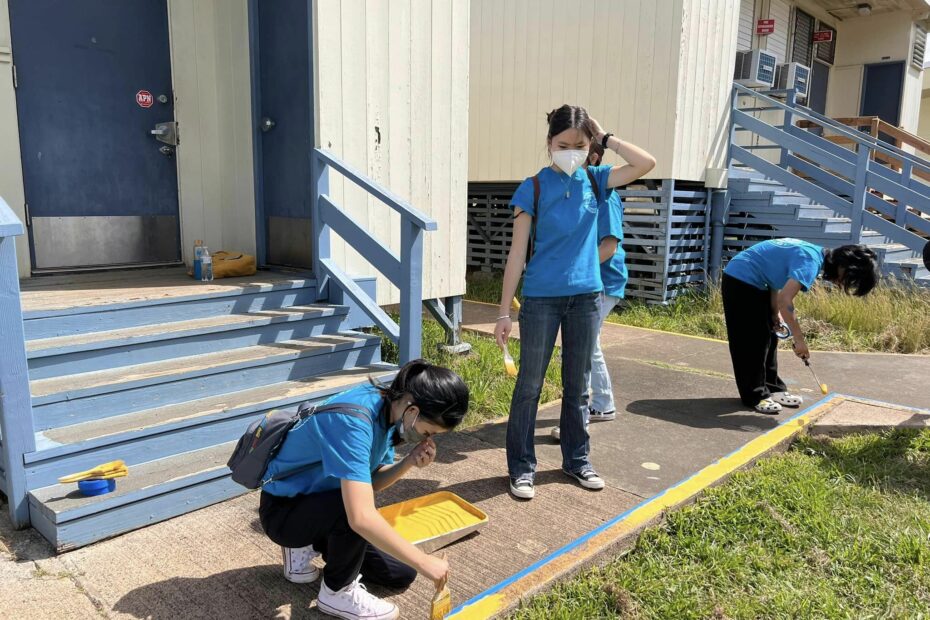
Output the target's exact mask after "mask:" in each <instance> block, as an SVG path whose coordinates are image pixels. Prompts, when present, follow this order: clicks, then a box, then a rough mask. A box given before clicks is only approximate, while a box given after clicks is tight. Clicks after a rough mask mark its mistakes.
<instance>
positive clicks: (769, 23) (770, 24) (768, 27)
mask: <svg viewBox="0 0 930 620" xmlns="http://www.w3.org/2000/svg"><path fill="white" fill-rule="evenodd" d="M773 32H775V20H774V19H760V20H757V21H756V34H763V35H764V34H772V33H773Z"/></svg>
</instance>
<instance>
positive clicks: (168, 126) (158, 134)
mask: <svg viewBox="0 0 930 620" xmlns="http://www.w3.org/2000/svg"><path fill="white" fill-rule="evenodd" d="M149 133H150V134H151V135H153V136H155V139H156V140H158V141H159V142H164V143H165V144H170V145H171V146H177V145H178V143H179V142H180V140H179V139H178V124H177V122H176V121H169V122H167V123H158V124H157V125H155V129H152V130H150V131H149Z"/></svg>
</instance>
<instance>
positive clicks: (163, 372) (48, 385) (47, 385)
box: [30, 333, 372, 397]
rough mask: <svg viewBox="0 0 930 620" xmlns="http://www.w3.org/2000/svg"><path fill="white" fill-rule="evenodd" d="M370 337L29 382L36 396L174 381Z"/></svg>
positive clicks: (286, 344)
mask: <svg viewBox="0 0 930 620" xmlns="http://www.w3.org/2000/svg"><path fill="white" fill-rule="evenodd" d="M371 339H372V337H370V336H366V335H364V334H354V333H343V334H339V335H327V336H315V337H311V338H303V339H298V340H285V341H282V342H273V343H268V344H259V345H254V346H250V347H241V348H238V349H231V350H228V351H218V352H215V353H204V354H201V355H191V356H187V357H180V358H175V359H169V360H162V361H158V362H148V363H145V364H137V365H135V366H127V367H124V368H112V369H107V370H101V371H95V372H87V373H81V374H76V375H64V376H61V377H52V378H49V379H37V380H35V381H31V382H30V387H31V391H32V396H33V397H42V396H49V395H51V394H60V393H65V392H76V391H80V390H87V389H93V388H102V387H112V388H118V387H119V386H120V385H121V384H129V383H135V382H139V381H146V380H153V379H160V380H163V381H171V380H172V376H174V375H185V374H187V373H191V372H204V373H209V372H210V370H211V369H215V368H219V367H223V366H229V365H235V364H246V363H249V362H257V361H260V360H266V359H267V360H269V361H272V360H273V361H284V360H287V359H291V358H298V357H304V356H307V355H313V354H314V353H325V352H327V351H330V350H332V349H333V348H334V347H339V346H346V345H353V344H357V343H360V342H362V341H365V340H371Z"/></svg>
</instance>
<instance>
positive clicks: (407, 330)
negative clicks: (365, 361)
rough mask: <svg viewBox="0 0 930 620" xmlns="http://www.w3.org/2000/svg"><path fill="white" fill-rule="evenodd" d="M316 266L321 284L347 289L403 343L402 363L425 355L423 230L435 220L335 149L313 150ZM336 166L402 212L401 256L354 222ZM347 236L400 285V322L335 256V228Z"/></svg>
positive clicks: (433, 226) (390, 335)
mask: <svg viewBox="0 0 930 620" xmlns="http://www.w3.org/2000/svg"><path fill="white" fill-rule="evenodd" d="M312 163H313V176H312V183H313V186H314V187H313V192H312V193H313V203H312V205H311V209H312V214H311V222H312V225H313V267H314V273H316V275H317V280H318V282H319V287H320V290H321V291H324V290H326V289H327V287H329V286H333V285H334V284H335V285H336V286H338V287H339V289H340V291H341V293H342V294H344V295H346V296H348V297H349V298H351V299H352V300H353V301H355V302H356V303H357V304H358V305H359V306H360V307H361V308H362V310H364V311H365V313H366V314H368V316H369V317H371V319H372V321H373V322H374V323H375V324H376V325H378V327H380V328H381V329H382V330H383V331H384V332H385V334H386V335H387V336H388V338H390V339H391V340H392V341H393V342H395V343H396V344H397V345H398V348H399V349H400V351H399V357H400V363H401V364H404V363H406V362H409V361H411V360H413V359H416V358H418V357H420V353H421V349H422V310H421V304H422V303H423V232H424V231H431V230H436V229H437V228H438V225H437V223H436V221H435V220H433V219H432V218H430V217H429V216H428V215H426V214H424V213H423V212H421V211H418V210H417V209H415V208H413V207H412V206H411V205H410V204H408V203H407V202H406V201H405V200H403V199H401V198H399V197H398V196H396V195H394V194H393V193H391V192H390V191H388V190H387V189H385V188H384V187H382V186H381V185H379V184H378V183H376V182H375V181H373V180H372V179H370V178H368V177H367V176H365V175H364V174H362V173H360V172H358V171H357V170H355V169H354V168H352V167H351V166H349V165H348V164H346V163H345V162H343V161H341V160H339V159H337V158H336V157H335V156H334V155H333V154H332V153H329V152H327V151H325V150H323V149H314V151H313V155H312ZM331 169H332V170H335V171H337V172H339V173H340V174H342V176H343V177H344V178H346V179H348V180H350V181H352V182H353V183H355V184H356V185H357V186H359V187H361V188H362V189H364V190H365V191H366V192H368V194H369V195H371V196H374V197H375V198H377V199H378V200H380V201H381V202H383V203H384V204H385V205H387V206H388V207H390V208H391V209H393V210H394V211H396V212H397V213H399V214H400V224H401V227H400V246H401V249H400V255H399V256H398V255H396V254H394V253H393V252H392V251H391V250H390V249H389V248H387V247H386V246H384V244H382V243H381V242H380V241H378V240H377V239H376V238H375V237H374V236H372V235H371V233H369V232H368V231H367V230H365V229H364V228H362V227H361V226H359V225H358V224H357V223H356V222H354V221H353V220H352V218H351V216H350V215H349V214H348V213H346V212H345V210H343V209H342V208H341V207H340V206H339V205H337V204H336V203H335V202H334V201H333V199H332V197H331V196H330V195H329V172H330V170H331ZM331 232H335V233H336V234H338V235H339V236H340V237H342V238H343V239H345V240H346V241H347V242H348V243H349V244H350V245H351V246H352V247H353V249H355V251H357V252H358V253H359V254H361V256H362V257H363V258H364V259H365V260H366V261H368V263H370V264H371V265H372V266H374V267H375V268H376V269H378V270H379V271H380V272H381V273H382V274H384V275H385V276H386V277H387V279H388V280H389V281H390V282H391V283H392V284H394V285H395V286H396V287H397V288H398V289H400V325H398V324H397V323H396V322H395V321H394V320H393V319H392V318H391V317H390V316H389V315H388V314H387V313H386V312H385V311H384V310H383V309H381V307H379V306H378V304H377V301H376V300H375V299H373V298H372V297H371V296H370V295H369V294H368V293H366V292H365V291H364V290H362V288H361V287H360V286H358V285H357V284H356V283H355V282H354V280H352V278H351V277H350V276H349V275H348V274H347V273H346V272H345V271H344V270H343V269H342V268H341V267H340V266H338V265H337V264H336V263H335V261H334V260H333V258H332V254H331V251H330V233H331Z"/></svg>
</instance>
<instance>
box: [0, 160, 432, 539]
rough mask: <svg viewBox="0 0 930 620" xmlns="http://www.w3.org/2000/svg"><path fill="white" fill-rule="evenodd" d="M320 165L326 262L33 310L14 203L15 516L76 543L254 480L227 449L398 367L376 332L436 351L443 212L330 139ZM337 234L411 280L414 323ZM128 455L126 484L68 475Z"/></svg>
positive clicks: (9, 372)
mask: <svg viewBox="0 0 930 620" xmlns="http://www.w3.org/2000/svg"><path fill="white" fill-rule="evenodd" d="M311 160H312V166H313V175H312V188H311V189H312V194H313V196H314V202H313V204H312V205H311V209H310V211H311V213H310V217H311V221H312V223H313V226H314V236H313V241H312V244H313V258H314V269H313V274H316V275H315V276H311V275H309V274H301V273H296V272H294V273H286V274H283V273H277V274H274V275H273V277H272V276H271V275H269V274H264V275H265V276H266V277H265V279H264V280H262V278H261V276H259V277H258V278H257V279H256V280H255V281H254V282H252V281H250V282H249V283H246V284H244V285H242V286H235V285H233V286H224V287H201V288H199V289H198V286H196V285H195V286H193V287H187V288H186V289H185V291H184V293H183V294H180V295H178V294H165V295H154V296H153V295H148V296H141V298H139V299H128V300H120V301H118V302H113V303H111V302H102V303H98V304H94V303H75V304H71V305H68V304H64V305H62V306H61V307H58V306H53V307H42V308H39V309H32V310H30V309H29V308H27V310H26V312H23V309H22V308H23V306H22V303H21V298H20V290H19V281H18V278H17V268H16V253H15V249H14V245H13V243H14V239H15V237H17V236H19V235H22V234H23V232H24V229H23V226H22V223H21V222H20V221H19V220H18V219H17V218H16V217H15V215H14V214H13V213H12V211H11V210H10V208H9V207H8V206H7V205H6V203H4V202H3V200H2V199H0V350H3V351H4V355H3V356H0V457H2V458H0V490H2V491H3V493H4V494H5V495H6V497H7V500H8V503H9V512H10V516H11V519H12V521H13V524H14V526H16V527H25V526H28V525H32V526H33V527H35V528H36V529H37V530H39V532H41V533H42V535H43V536H45V537H46V538H47V539H48V540H49V541H50V542H51V543H52V544H53V545H54V546H55V548H56V549H57V550H59V551H62V550H67V549H71V548H74V547H78V546H80V545H85V544H88V543H91V542H94V541H97V540H101V539H103V538H107V537H110V536H114V535H116V534H120V533H122V532H126V531H129V530H132V529H135V528H138V527H142V526H145V525H148V524H151V523H155V522H157V521H161V520H164V519H168V518H171V517H173V516H177V515H180V514H184V513H186V512H190V511H192V510H196V509H198V508H201V507H204V506H207V505H209V504H212V503H215V502H219V501H222V500H224V499H228V498H230V497H233V496H235V495H238V494H241V493H244V492H245V489H244V488H243V487H240V486H238V485H236V484H235V483H233V482H232V481H231V480H230V478H229V470H228V468H227V467H226V461H227V460H228V458H229V455H230V454H231V453H232V449H233V446H234V445H235V442H236V440H237V439H238V438H239V436H240V435H241V434H242V432H243V431H244V430H245V428H246V427H247V426H248V424H249V423H250V422H251V421H252V420H253V419H255V418H256V417H259V416H262V415H264V414H265V413H266V412H267V411H270V410H272V409H277V408H281V407H288V406H292V405H295V404H297V403H300V402H303V401H319V400H321V399H325V398H327V397H329V396H331V395H333V394H336V393H338V392H341V391H343V390H346V389H349V388H352V387H354V386H356V385H359V384H361V383H364V382H366V381H368V379H369V377H375V378H378V379H385V380H386V379H390V378H391V377H392V376H393V375H394V373H395V371H396V366H394V365H391V364H386V363H383V362H382V360H381V337H380V336H376V335H372V334H369V333H365V332H364V331H360V328H364V327H368V326H372V325H377V326H378V327H380V328H381V330H382V332H383V333H384V334H385V336H386V337H387V338H390V339H391V340H393V341H394V343H396V344H397V345H398V350H399V361H400V362H401V363H405V362H407V361H409V360H411V359H415V358H417V357H419V356H420V347H421V320H422V312H421V303H422V265H423V241H422V234H423V232H424V231H429V230H435V229H436V223H435V221H433V220H432V219H430V218H429V217H427V216H425V215H424V214H423V213H421V212H419V211H417V210H416V209H414V208H413V207H411V206H410V205H409V204H407V203H406V202H404V201H403V200H401V199H399V198H398V197H396V196H394V195H393V194H391V193H390V192H388V191H387V190H386V189H384V188H382V187H380V186H379V185H378V184H377V183H375V182H374V181H372V180H371V179H369V178H367V177H366V176H364V175H362V174H360V173H358V172H357V171H355V170H354V169H352V168H350V167H349V166H347V165H346V164H345V163H343V162H341V161H340V160H338V159H337V158H335V157H334V156H332V155H331V154H329V153H327V152H326V151H323V150H319V149H317V150H315V151H314V152H313V154H312V157H311ZM333 172H335V173H339V174H341V175H342V176H343V177H344V178H345V179H346V180H347V181H350V182H352V183H354V184H355V185H357V186H358V187H360V188H361V189H363V190H364V191H366V192H367V193H368V194H369V195H370V196H371V197H373V198H376V199H377V200H379V201H380V202H381V203H383V204H384V205H386V206H387V207H389V208H391V209H393V210H394V211H396V212H397V213H399V214H400V224H401V249H400V252H399V253H394V252H393V251H392V250H391V249H390V248H387V247H385V246H384V245H382V244H381V243H380V242H379V241H378V240H377V239H376V238H374V237H373V236H372V235H371V234H370V233H369V232H368V231H366V230H364V229H363V228H361V227H360V226H358V224H356V223H355V222H354V221H353V220H352V218H351V217H350V216H349V214H348V213H346V212H345V211H344V210H343V209H342V208H341V207H340V206H339V205H337V204H336V203H335V202H334V201H333V200H332V199H331V198H330V197H329V196H328V186H329V176H330V174H331V173H333ZM333 234H337V235H340V236H341V237H342V238H343V239H345V240H346V242H347V243H349V244H350V245H351V247H353V248H354V249H355V250H356V251H357V252H358V253H359V254H360V255H361V256H362V257H363V258H365V259H366V260H367V261H368V262H369V263H370V264H371V265H372V266H373V267H374V269H376V270H378V271H380V272H381V273H382V274H384V275H385V276H386V277H387V279H388V280H389V281H390V282H391V283H393V284H394V285H395V286H397V288H398V289H399V290H400V301H401V303H400V310H401V312H400V321H399V323H398V322H395V321H394V319H393V318H392V317H391V316H389V315H388V314H386V313H385V312H384V311H383V310H382V309H381V308H380V307H379V306H378V304H377V302H376V299H377V296H376V294H375V293H376V291H375V279H374V278H373V277H371V276H370V275H366V277H358V276H354V275H353V276H350V275H348V273H347V272H346V271H345V270H344V268H343V267H342V266H340V265H339V264H337V262H336V261H335V260H334V259H333V257H332V256H331V255H330V251H329V248H330V237H331V235H333ZM149 273H151V272H149ZM147 275H148V274H146V273H142V274H139V273H130V274H129V275H127V276H125V277H133V278H137V279H140V280H141V279H144V278H146V277H147ZM177 277H178V278H180V279H184V278H185V276H184V275H183V273H182V272H178V274H177ZM233 284H235V283H233ZM86 288H87V290H88V291H95V286H94V284H93V283H91V285H90V286H87V287H86ZM52 289H54V287H52ZM188 291H190V292H188ZM104 297H105V296H104ZM117 459H121V460H124V461H125V462H126V464H127V465H128V466H129V476H128V477H126V478H120V479H118V481H117V489H116V491H114V492H112V493H109V494H106V495H101V496H96V497H83V496H81V495H79V494H78V493H77V489H76V485H74V484H69V485H61V484H58V482H57V480H58V478H59V477H61V476H63V475H66V474H69V473H74V472H78V471H82V470H85V469H89V468H91V467H93V466H94V465H97V464H100V463H104V462H108V461H113V460H117Z"/></svg>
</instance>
